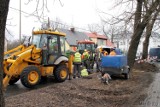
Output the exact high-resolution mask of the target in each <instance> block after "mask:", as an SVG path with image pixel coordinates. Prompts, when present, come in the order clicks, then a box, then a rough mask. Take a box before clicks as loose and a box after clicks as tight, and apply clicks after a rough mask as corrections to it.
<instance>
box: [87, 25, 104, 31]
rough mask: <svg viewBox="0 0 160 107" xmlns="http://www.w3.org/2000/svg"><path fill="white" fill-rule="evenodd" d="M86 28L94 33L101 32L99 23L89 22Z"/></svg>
mask: <svg viewBox="0 0 160 107" xmlns="http://www.w3.org/2000/svg"><path fill="white" fill-rule="evenodd" d="M88 29H89V31H90V32H92V33H93V32H96V33H101V25H99V24H96V23H95V24H89V25H88Z"/></svg>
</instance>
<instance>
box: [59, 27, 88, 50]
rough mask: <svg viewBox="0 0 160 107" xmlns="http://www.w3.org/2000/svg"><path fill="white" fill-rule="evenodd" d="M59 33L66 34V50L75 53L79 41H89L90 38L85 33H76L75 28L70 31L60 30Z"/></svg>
mask: <svg viewBox="0 0 160 107" xmlns="http://www.w3.org/2000/svg"><path fill="white" fill-rule="evenodd" d="M58 31H60V32H63V33H65V34H66V43H65V45H66V50H73V51H75V50H76V49H77V41H80V40H85V39H86V40H89V37H88V36H87V35H86V34H85V33H84V32H79V31H76V30H75V28H70V30H68V29H58Z"/></svg>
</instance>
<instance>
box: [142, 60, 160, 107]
mask: <svg viewBox="0 0 160 107" xmlns="http://www.w3.org/2000/svg"><path fill="white" fill-rule="evenodd" d="M157 66H158V67H159V68H160V63H157ZM147 94H148V95H147V98H146V99H145V100H144V101H141V102H140V104H139V107H160V73H157V74H156V75H155V78H154V81H153V83H152V84H151V85H150V87H149V88H148V93H147Z"/></svg>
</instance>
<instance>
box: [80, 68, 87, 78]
mask: <svg viewBox="0 0 160 107" xmlns="http://www.w3.org/2000/svg"><path fill="white" fill-rule="evenodd" d="M81 76H82V77H86V76H88V71H87V69H86V67H83V69H82V70H81Z"/></svg>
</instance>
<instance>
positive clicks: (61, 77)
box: [54, 65, 69, 82]
mask: <svg viewBox="0 0 160 107" xmlns="http://www.w3.org/2000/svg"><path fill="white" fill-rule="evenodd" d="M68 75H69V73H68V68H67V67H66V65H59V66H58V67H57V68H56V70H55V71H54V77H55V79H56V81H58V82H64V81H65V80H66V79H67V78H68Z"/></svg>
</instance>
